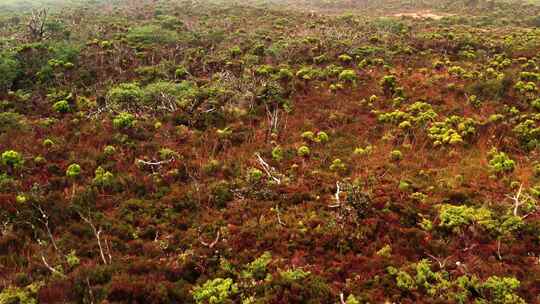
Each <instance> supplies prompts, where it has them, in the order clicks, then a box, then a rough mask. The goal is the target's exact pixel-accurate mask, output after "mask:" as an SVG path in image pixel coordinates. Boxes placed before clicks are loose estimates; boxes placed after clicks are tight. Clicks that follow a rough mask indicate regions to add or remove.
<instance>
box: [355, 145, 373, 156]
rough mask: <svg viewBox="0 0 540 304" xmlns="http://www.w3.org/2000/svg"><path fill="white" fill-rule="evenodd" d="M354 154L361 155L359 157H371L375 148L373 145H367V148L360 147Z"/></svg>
mask: <svg viewBox="0 0 540 304" xmlns="http://www.w3.org/2000/svg"><path fill="white" fill-rule="evenodd" d="M353 153H354V154H355V155H359V156H366V155H370V154H371V153H373V146H372V145H367V146H366V147H365V148H362V147H358V148H356V149H354V152H353Z"/></svg>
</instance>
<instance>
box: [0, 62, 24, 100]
mask: <svg viewBox="0 0 540 304" xmlns="http://www.w3.org/2000/svg"><path fill="white" fill-rule="evenodd" d="M19 72H20V71H19V62H18V61H17V60H16V59H15V58H13V57H12V56H10V55H8V54H0V91H2V90H4V91H7V90H8V89H10V88H11V86H12V85H13V81H14V80H15V79H16V78H17V76H18V75H19Z"/></svg>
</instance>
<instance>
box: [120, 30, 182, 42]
mask: <svg viewBox="0 0 540 304" xmlns="http://www.w3.org/2000/svg"><path fill="white" fill-rule="evenodd" d="M126 38H127V40H128V41H129V42H131V43H136V44H172V43H175V42H176V41H178V34H177V33H176V32H175V31H171V30H166V29H164V28H162V27H160V26H157V25H143V26H138V27H134V28H131V29H129V31H128V33H127V35H126Z"/></svg>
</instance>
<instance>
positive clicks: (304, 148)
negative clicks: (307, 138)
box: [297, 146, 311, 157]
mask: <svg viewBox="0 0 540 304" xmlns="http://www.w3.org/2000/svg"><path fill="white" fill-rule="evenodd" d="M297 153H298V156H302V157H307V156H309V155H310V154H311V150H310V149H309V147H307V146H301V147H299V148H298V150H297Z"/></svg>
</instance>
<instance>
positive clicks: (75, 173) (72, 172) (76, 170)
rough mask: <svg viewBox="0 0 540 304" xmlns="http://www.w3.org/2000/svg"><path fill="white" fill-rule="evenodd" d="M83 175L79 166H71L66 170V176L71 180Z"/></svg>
mask: <svg viewBox="0 0 540 304" xmlns="http://www.w3.org/2000/svg"><path fill="white" fill-rule="evenodd" d="M80 174H81V166H80V165H79V164H71V165H69V166H68V168H67V170H66V176H67V177H69V178H77V177H79V175H80Z"/></svg>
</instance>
